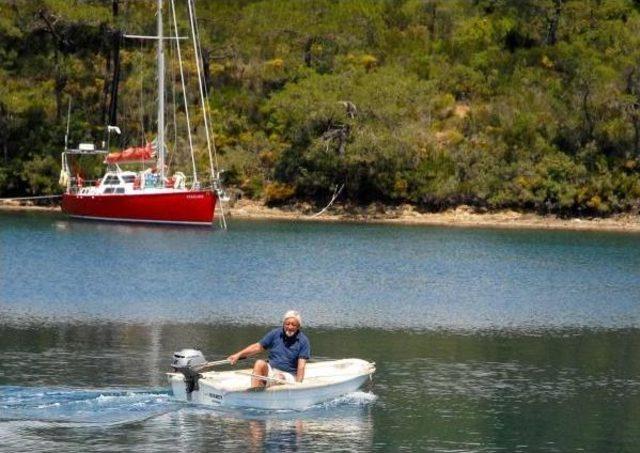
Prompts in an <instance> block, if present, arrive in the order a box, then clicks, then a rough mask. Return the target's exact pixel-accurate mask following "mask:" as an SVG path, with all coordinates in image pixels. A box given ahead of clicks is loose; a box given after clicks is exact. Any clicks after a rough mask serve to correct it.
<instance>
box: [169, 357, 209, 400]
mask: <svg viewBox="0 0 640 453" xmlns="http://www.w3.org/2000/svg"><path fill="white" fill-rule="evenodd" d="M205 363H207V360H206V359H205V358H204V355H203V354H202V352H201V351H199V350H197V349H182V350H180V351H177V352H174V353H173V360H172V362H171V367H172V368H173V371H175V372H177V373H182V375H183V376H184V383H185V387H186V392H187V399H189V400H190V399H191V393H192V392H193V391H194V390H199V388H198V380H199V379H200V377H201V375H200V372H199V371H198V370H199V366H200V365H203V364H205Z"/></svg>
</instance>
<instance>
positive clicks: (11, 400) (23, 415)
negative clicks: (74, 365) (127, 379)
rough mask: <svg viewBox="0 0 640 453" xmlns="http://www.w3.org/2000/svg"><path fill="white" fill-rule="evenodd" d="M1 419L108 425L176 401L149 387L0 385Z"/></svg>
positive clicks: (150, 413)
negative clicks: (92, 388) (99, 388)
mask: <svg viewBox="0 0 640 453" xmlns="http://www.w3.org/2000/svg"><path fill="white" fill-rule="evenodd" d="M0 407H1V408H2V412H1V415H0V419H1V420H5V421H12V420H13V421H40V422H50V423H73V424H92V425H95V424H99V425H112V424H121V423H132V422H138V421H141V420H146V419H148V418H151V417H155V416H158V415H161V414H164V413H167V412H170V411H173V410H176V409H177V408H178V407H180V406H179V405H177V404H176V403H174V402H172V401H171V400H170V395H169V393H168V392H154V391H152V390H146V391H145V390H141V391H132V390H117V389H116V390H113V389H109V390H82V389H78V390H56V389H50V390H49V389H47V390H45V391H44V392H43V391H42V389H34V388H29V387H9V386H6V387H0Z"/></svg>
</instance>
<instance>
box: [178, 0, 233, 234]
mask: <svg viewBox="0 0 640 453" xmlns="http://www.w3.org/2000/svg"><path fill="white" fill-rule="evenodd" d="M187 5H189V21H190V23H191V36H192V38H193V47H194V51H195V57H196V69H197V70H198V88H199V89H200V101H201V102H202V118H203V119H204V131H205V136H206V137H207V151H208V152H209V166H210V171H211V184H212V186H213V188H214V189H215V191H216V195H217V197H218V201H219V202H220V203H219V206H220V226H221V227H222V228H223V229H225V230H226V229H227V219H226V218H225V215H224V207H223V206H222V200H221V198H222V197H220V192H221V190H220V185H219V181H218V175H217V174H216V173H215V171H214V169H213V157H212V155H211V137H210V136H209V135H210V134H209V120H208V114H207V107H206V104H207V103H206V102H205V97H204V89H203V87H202V85H203V83H202V71H201V68H200V66H201V64H202V53H201V49H200V47H199V44H198V39H197V37H196V33H197V29H198V28H197V25H198V24H197V23H196V20H195V4H194V3H193V0H187Z"/></svg>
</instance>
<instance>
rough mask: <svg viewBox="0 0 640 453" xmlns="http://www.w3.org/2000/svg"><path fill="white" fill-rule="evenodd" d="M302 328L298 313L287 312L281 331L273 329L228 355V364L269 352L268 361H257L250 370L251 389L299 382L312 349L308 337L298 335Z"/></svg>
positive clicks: (293, 311)
mask: <svg viewBox="0 0 640 453" xmlns="http://www.w3.org/2000/svg"><path fill="white" fill-rule="evenodd" d="M301 327H302V317H301V316H300V313H298V312H297V311H295V310H289V311H288V312H286V313H285V314H284V317H283V319H282V327H278V328H276V329H273V330H272V331H270V332H269V333H267V334H266V335H265V336H264V337H263V338H262V340H260V341H259V342H257V343H253V344H250V345H249V346H247V347H246V348H244V349H242V350H241V351H239V352H236V353H235V354H232V355H230V356H229V357H228V360H229V363H231V364H232V365H235V364H236V363H237V362H238V360H240V359H244V358H246V357H251V356H253V355H256V354H258V353H260V352H262V351H268V353H269V360H268V361H267V360H262V359H260V360H257V361H256V363H255V365H254V366H253V375H254V376H253V377H252V379H251V387H253V388H264V387H265V385H266V384H267V383H271V382H278V381H286V382H287V383H291V384H292V383H294V382H302V380H303V379H304V368H305V366H306V364H307V360H309V356H310V354H311V346H310V344H309V339H308V338H307V336H306V335H305V334H303V333H302V332H301V331H300V328H301ZM260 376H264V378H261V377H260Z"/></svg>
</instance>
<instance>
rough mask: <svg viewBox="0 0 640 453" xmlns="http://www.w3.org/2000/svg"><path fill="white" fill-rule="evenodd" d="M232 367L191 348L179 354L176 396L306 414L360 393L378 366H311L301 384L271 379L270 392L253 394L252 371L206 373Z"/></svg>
mask: <svg viewBox="0 0 640 453" xmlns="http://www.w3.org/2000/svg"><path fill="white" fill-rule="evenodd" d="M225 363H228V361H226V360H221V361H219V362H206V361H205V360H204V357H203V356H202V353H201V352H200V351H197V350H191V349H185V350H182V351H179V352H176V353H175V354H174V359H173V363H172V366H173V369H174V372H172V373H167V377H168V380H169V383H170V384H171V388H172V390H173V395H174V397H175V398H176V399H178V400H181V401H189V402H192V403H195V404H204V405H208V406H225V407H246V408H256V409H269V410H303V409H307V408H309V407H311V406H314V405H316V404H319V403H323V402H326V401H331V400H333V399H335V398H338V397H340V396H342V395H345V394H347V393H350V392H354V391H356V390H358V389H359V388H360V387H361V386H362V385H363V384H364V383H366V382H367V381H369V380H371V377H372V375H373V373H374V372H375V364H373V363H371V362H367V361H366V360H361V359H341V360H329V361H324V362H315V363H309V364H307V367H306V373H305V378H304V381H303V382H300V383H285V382H284V381H280V380H279V379H272V378H265V379H268V380H269V381H271V382H270V385H268V386H267V387H266V388H264V389H259V390H256V389H252V388H251V378H252V370H251V369H243V370H233V371H222V372H216V371H204V372H202V370H204V369H206V368H209V367H211V366H216V365H222V364H225Z"/></svg>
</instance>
